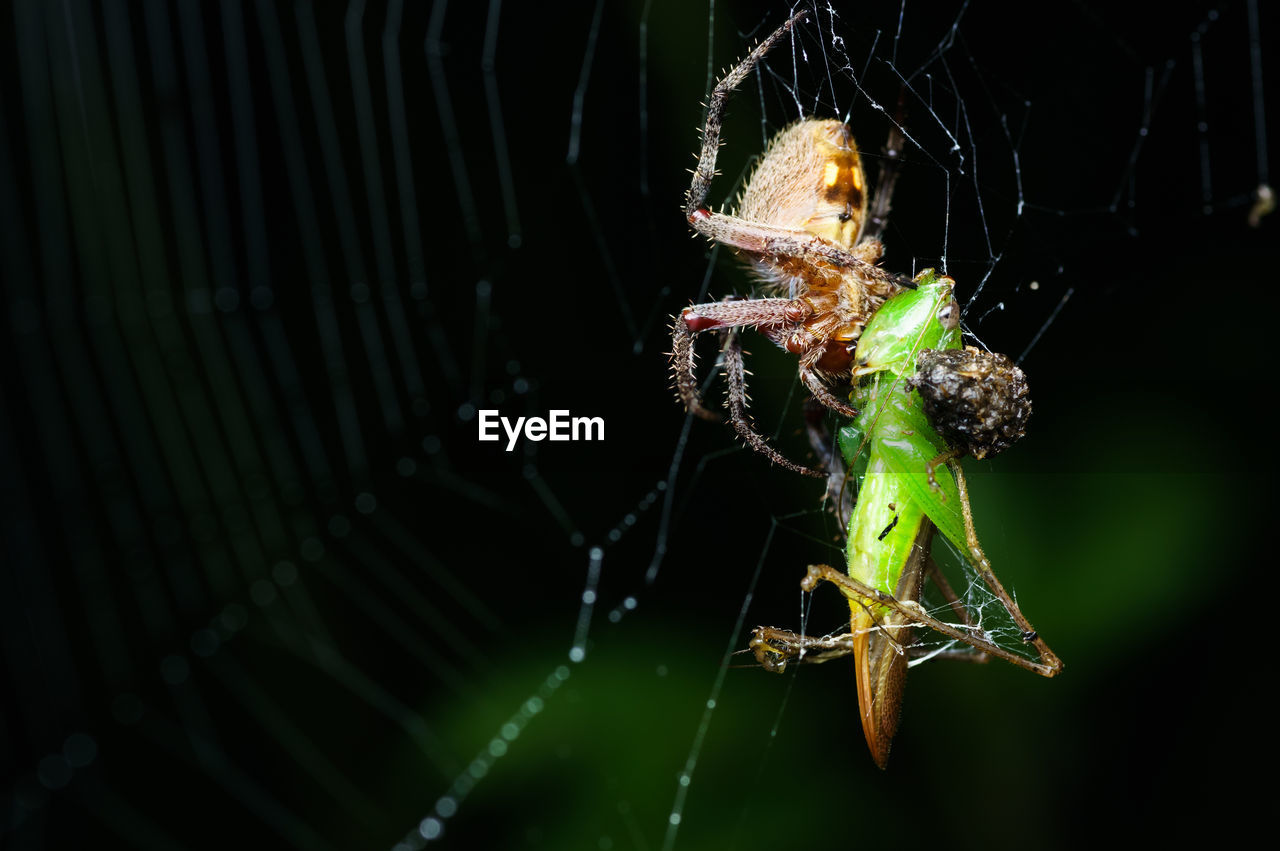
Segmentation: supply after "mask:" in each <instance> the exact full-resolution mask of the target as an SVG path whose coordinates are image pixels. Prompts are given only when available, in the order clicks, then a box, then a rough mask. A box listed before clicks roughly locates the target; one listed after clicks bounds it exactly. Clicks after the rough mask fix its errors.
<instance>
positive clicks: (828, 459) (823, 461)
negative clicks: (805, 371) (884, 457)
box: [804, 399, 856, 530]
mask: <svg viewBox="0 0 1280 851" xmlns="http://www.w3.org/2000/svg"><path fill="white" fill-rule="evenodd" d="M823 413H824V412H823V408H822V405H820V404H819V403H818V402H817V400H815V399H806V400H805V402H804V425H805V431H806V432H808V434H809V446H810V448H812V449H813V453H814V455H816V456H817V457H818V467H819V469H823V470H826V471H827V494H826V497H825V498H826V501H827V504H828V506H829V507H830V510H831V511H832V512H834V513H835V515H836V519H838V520H839V521H840V528H841V529H842V530H843V529H844V528H845V526H846V525H847V524H848V520H849V517H850V515H852V514H853V501H854V492H855V490H856V487H855V486H854V485H853V484H851V483H850V482H849V481H848V480H847V474H846V472H845V467H844V459H843V458H841V457H840V453H839V452H838V451H837V449H836V444H835V439H834V438H833V437H832V436H831V430H830V429H828V428H827V424H826V422H824V421H823Z"/></svg>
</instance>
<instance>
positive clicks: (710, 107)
mask: <svg viewBox="0 0 1280 851" xmlns="http://www.w3.org/2000/svg"><path fill="white" fill-rule="evenodd" d="M808 14H809V13H808V10H805V9H802V10H800V11H799V12H797V13H796V14H794V15H792V16H791V18H790V19H788V20H787V22H786V23H784V24H783V25H782V26H780V27H778V28H777V29H776V30H774V32H773V34H772V35H770V36H769V37H768V38H766V39H765V40H764V41H762V42H760V44H758V45H756V49H755V50H753V51H751V52H750V53H748V54H747V58H746V59H743V60H742V61H741V62H739V63H738V65H737V67H735V68H734V69H733V70H732V71H730V72H729V73H728V74H726V75H725V76H724V78H722V79H721V80H720V82H718V83H716V87H715V89H714V90H712V92H711V100H710V101H709V102H708V103H707V123H706V125H705V126H704V127H703V128H702V152H701V153H700V154H699V155H698V167H697V168H696V169H694V172H693V182H692V183H690V185H689V194H688V196H686V198H685V205H684V212H685V215H686V216H687V217H688V218H689V220H690V221H693V218H694V214H695V213H697V212H698V211H699V210H701V209H702V207H703V205H704V204H706V202H707V193H708V192H709V191H710V190H711V180H712V178H714V177H715V173H716V152H717V151H718V150H719V148H720V124H721V121H722V119H723V118H724V105H725V102H726V101H727V100H728V99H729V94H730V93H731V92H732V91H733V90H734V89H736V88H737V87H738V86H739V85H740V84H741V83H742V81H743V80H745V79H746V77H747V75H748V74H750V73H751V71H752V69H753V68H755V67H756V65H757V64H758V63H759V62H760V60H761V59H762V58H763V57H764V55H765V54H766V53H768V52H769V49H770V48H772V47H773V45H774V43H775V42H777V41H778V39H780V38H782V36H784V35H785V34H786V33H787V32H788V31H789V30H790V29H791V28H792V27H793V26H795V25H796V24H797V23H798V22H799V21H800V20H801V19H803V18H804V17H805V16H806V15H808Z"/></svg>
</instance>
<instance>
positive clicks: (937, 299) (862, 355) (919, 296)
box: [853, 269, 960, 378]
mask: <svg viewBox="0 0 1280 851" xmlns="http://www.w3.org/2000/svg"><path fill="white" fill-rule="evenodd" d="M915 282H916V288H915V289H914V290H907V291H905V292H902V293H900V294H898V295H896V296H894V297H893V298H891V299H889V300H888V301H886V302H885V303H884V305H883V306H882V307H881V308H880V309H879V310H878V311H876V315H875V316H873V317H872V318H871V321H870V322H868V323H867V327H866V328H865V329H864V330H863V332H862V336H861V337H860V338H859V339H858V348H857V349H856V350H855V352H854V355H853V363H854V369H853V374H854V376H855V377H857V376H862V375H869V374H870V373H873V372H879V371H881V370H889V371H891V372H893V373H894V374H896V375H898V376H899V377H903V378H905V377H907V376H908V375H910V374H912V373H913V372H914V371H915V359H916V355H918V354H919V353H920V351H921V350H923V349H958V348H959V347H960V305H958V304H957V303H956V300H955V298H954V297H953V296H952V291H953V290H954V289H955V283H956V282H955V281H953V280H952V279H951V278H948V277H947V276H946V275H939V274H938V273H937V272H935V271H934V270H933V269H925V270H924V271H923V272H921V273H920V274H919V275H917V276H916V279H915Z"/></svg>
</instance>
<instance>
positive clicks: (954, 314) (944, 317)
mask: <svg viewBox="0 0 1280 851" xmlns="http://www.w3.org/2000/svg"><path fill="white" fill-rule="evenodd" d="M938 321H939V322H941V323H942V327H943V328H946V329H947V330H948V331H954V330H956V329H957V328H959V327H960V305H958V304H956V300H955V299H951V301H949V302H947V303H946V304H944V305H943V306H942V307H940V308H938Z"/></svg>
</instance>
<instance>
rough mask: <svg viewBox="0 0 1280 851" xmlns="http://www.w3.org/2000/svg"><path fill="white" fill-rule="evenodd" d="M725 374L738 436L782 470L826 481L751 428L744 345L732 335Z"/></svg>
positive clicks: (725, 360)
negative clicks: (743, 359) (775, 447)
mask: <svg viewBox="0 0 1280 851" xmlns="http://www.w3.org/2000/svg"><path fill="white" fill-rule="evenodd" d="M724 373H725V378H726V380H727V381H728V383H729V421H730V422H732V423H733V427H734V430H736V431H737V432H738V436H739V437H741V438H742V439H743V440H745V441H746V442H747V443H748V444H749V445H750V446H751V448H752V449H754V450H755V451H757V452H759V453H760V454H762V455H764V456H766V457H767V458H768V459H769V460H770V461H772V462H773V463H775V464H777V465H778V466H780V467H786V468H787V469H788V470H791V471H793V472H796V473H801V474H803V475H806V476H814V477H815V478H819V479H825V478H826V477H827V474H826V473H824V472H821V471H820V470H813V469H810V468H809V467H805V466H802V465H800V464H797V463H795V462H794V461H792V460H790V459H788V458H787V457H786V456H784V455H783V454H782V453H781V452H779V451H778V450H776V449H774V448H773V447H772V446H770V445H769V443H768V441H766V440H765V439H764V438H763V437H761V436H760V435H759V434H758V433H757V432H756V430H755V429H753V428H752V427H751V418H750V417H749V416H748V414H747V383H746V381H747V380H746V366H745V365H744V364H743V362H742V343H741V342H740V341H739V340H738V335H737V334H735V333H733V332H730V333H729V339H728V340H726V341H725V346H724Z"/></svg>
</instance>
